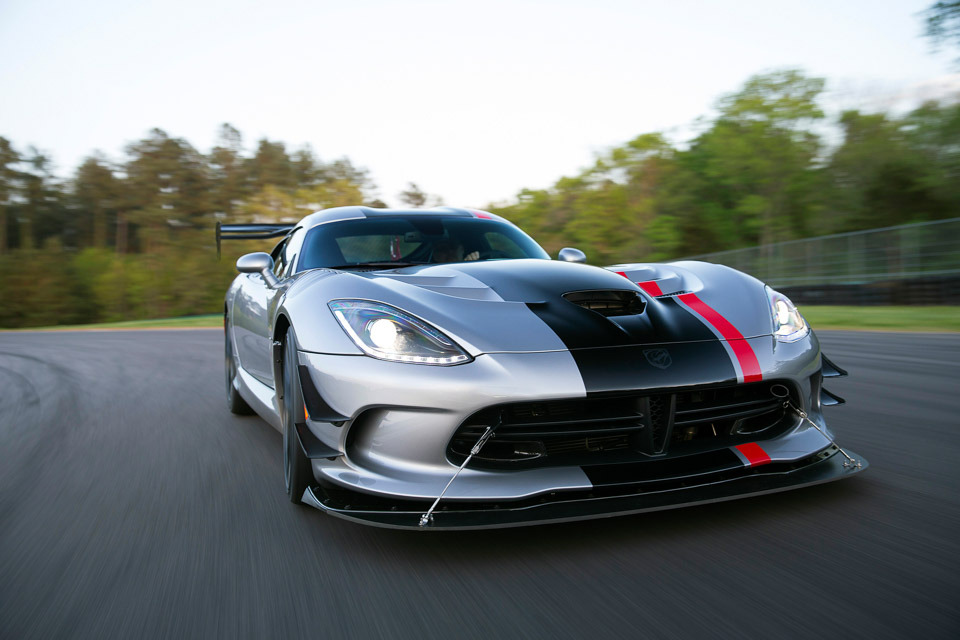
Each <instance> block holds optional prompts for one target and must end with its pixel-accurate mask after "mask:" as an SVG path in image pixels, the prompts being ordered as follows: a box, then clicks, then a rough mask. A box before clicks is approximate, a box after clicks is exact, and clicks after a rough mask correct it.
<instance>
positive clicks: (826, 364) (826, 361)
mask: <svg viewBox="0 0 960 640" xmlns="http://www.w3.org/2000/svg"><path fill="white" fill-rule="evenodd" d="M820 360H821V362H822V363H823V371H822V373H823V377H824V378H844V377H846V376H847V372H846V371H844V370H843V369H841V368H840V367H838V366H837V365H836V364H834V363H833V361H832V360H831V359H830V358H828V357H827V356H825V355H823V354H822V353H821V354H820Z"/></svg>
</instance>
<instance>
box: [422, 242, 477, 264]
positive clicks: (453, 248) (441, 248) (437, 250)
mask: <svg viewBox="0 0 960 640" xmlns="http://www.w3.org/2000/svg"><path fill="white" fill-rule="evenodd" d="M479 257H480V252H479V251H472V252H470V253H468V254H467V255H463V245H462V244H460V243H459V242H458V241H457V240H454V239H453V238H444V239H443V240H438V241H437V242H435V243H434V244H433V261H434V262H471V261H473V260H476V259H478V258H479Z"/></svg>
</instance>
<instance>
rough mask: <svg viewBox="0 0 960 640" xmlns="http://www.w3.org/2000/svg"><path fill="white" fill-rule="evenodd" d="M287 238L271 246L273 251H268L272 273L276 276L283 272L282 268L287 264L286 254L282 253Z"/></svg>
mask: <svg viewBox="0 0 960 640" xmlns="http://www.w3.org/2000/svg"><path fill="white" fill-rule="evenodd" d="M288 239H289V238H284V239H283V240H281V241H280V243H279V244H277V246H275V247H274V248H273V251H271V252H270V257H271V258H273V275H275V276H277V277H278V278H279V277H280V275H281V274H282V273H283V270H284V268H286V266H287V262H286V256H285V255H284V251H283V250H284V249H285V248H286V246H287V240H288Z"/></svg>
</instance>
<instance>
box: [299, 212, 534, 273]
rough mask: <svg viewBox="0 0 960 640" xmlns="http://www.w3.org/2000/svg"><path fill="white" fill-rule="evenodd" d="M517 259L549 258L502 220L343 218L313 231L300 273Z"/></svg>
mask: <svg viewBox="0 0 960 640" xmlns="http://www.w3.org/2000/svg"><path fill="white" fill-rule="evenodd" d="M514 258H541V259H544V260H549V259H550V256H548V255H547V253H546V252H545V251H544V250H543V249H542V248H540V245H538V244H537V243H536V242H534V241H533V239H532V238H530V236H528V235H527V234H525V233H524V232H522V231H520V229H518V228H516V227H514V226H513V225H509V224H505V223H503V222H499V221H497V220H485V219H480V218H456V217H449V218H448V217H443V216H432V215H431V216H397V217H389V218H387V217H385V218H364V219H362V220H342V221H340V222H331V223H328V224H322V225H319V226H316V227H314V228H312V229H310V231H308V232H307V237H306V238H305V239H304V242H303V250H302V252H301V254H300V262H299V264H298V265H297V271H303V270H305V269H315V268H317V267H333V268H349V267H351V266H363V265H368V264H374V265H377V266H380V265H384V266H389V265H390V264H394V263H396V264H398V265H400V264H429V263H442V262H470V261H474V260H506V259H514Z"/></svg>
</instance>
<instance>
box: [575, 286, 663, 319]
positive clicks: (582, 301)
mask: <svg viewBox="0 0 960 640" xmlns="http://www.w3.org/2000/svg"><path fill="white" fill-rule="evenodd" d="M563 297H564V299H565V300H567V301H568V302H572V303H573V304H575V305H577V306H580V307H583V308H584V309H589V310H590V311H594V312H596V313H599V314H600V315H602V316H604V317H605V318H610V317H615V316H635V315H638V314H641V313H643V309H644V306H645V305H646V303H645V302H644V301H643V298H642V297H641V296H640V294H639V293H638V292H636V291H625V290H622V289H599V290H592V291H571V292H569V293H565V294H563Z"/></svg>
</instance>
